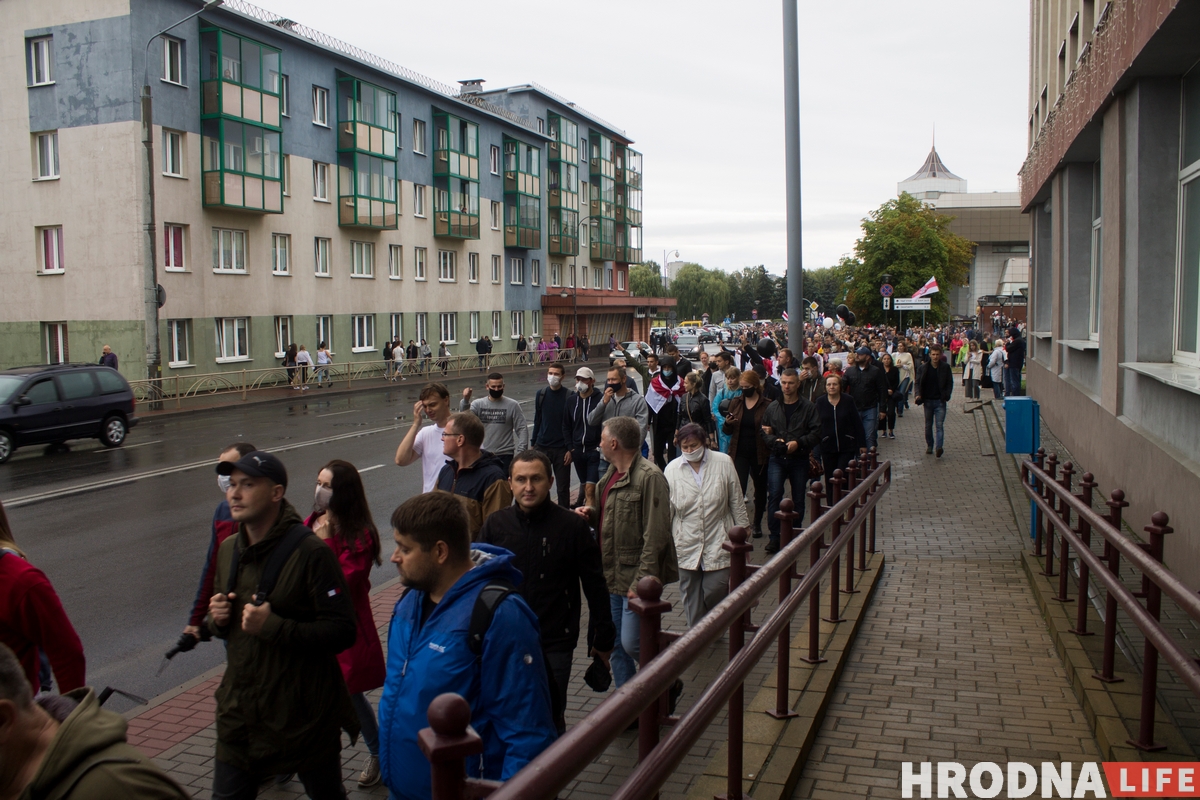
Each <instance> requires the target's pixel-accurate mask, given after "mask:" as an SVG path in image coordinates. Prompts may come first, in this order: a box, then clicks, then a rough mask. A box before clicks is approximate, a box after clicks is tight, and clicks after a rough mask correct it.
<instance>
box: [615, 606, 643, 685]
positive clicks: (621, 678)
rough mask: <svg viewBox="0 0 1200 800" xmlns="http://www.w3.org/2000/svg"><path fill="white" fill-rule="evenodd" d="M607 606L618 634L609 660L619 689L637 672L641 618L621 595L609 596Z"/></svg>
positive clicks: (640, 641) (640, 639)
mask: <svg viewBox="0 0 1200 800" xmlns="http://www.w3.org/2000/svg"><path fill="white" fill-rule="evenodd" d="M608 604H609V611H611V612H612V618H613V623H614V624H615V625H616V626H617V634H618V635H617V643H616V646H615V647H613V651H612V656H611V657H610V659H609V660H610V662H611V664H612V672H613V681H614V682H615V683H616V684H617V688H618V689H619V688H621V687H622V686H624V685H625V682H626V681H627V680H629V679H630V678H632V677H633V675H634V673H635V672H637V664H638V654H639V653H640V652H641V643H642V618H641V617H639V616H638V615H637V613H636V612H634V611H633V610H632V609H630V608H629V598H628V597H626V596H625V595H623V594H610V595H609V596H608Z"/></svg>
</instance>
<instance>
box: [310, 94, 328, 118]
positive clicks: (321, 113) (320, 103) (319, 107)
mask: <svg viewBox="0 0 1200 800" xmlns="http://www.w3.org/2000/svg"><path fill="white" fill-rule="evenodd" d="M312 98H313V124H314V125H321V126H323V127H326V128H328V127H329V90H328V89H322V88H321V87H320V86H314V87H313V91H312Z"/></svg>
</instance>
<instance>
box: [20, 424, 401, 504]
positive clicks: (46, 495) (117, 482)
mask: <svg viewBox="0 0 1200 800" xmlns="http://www.w3.org/2000/svg"><path fill="white" fill-rule="evenodd" d="M399 427H401V426H399V425H388V426H386V427H383V428H372V429H371V430H367V431H354V432H353V433H342V434H339V435H337V436H326V437H325V438H323V439H314V440H312V441H310V442H297V443H296V444H289V445H284V446H282V447H272V448H271V449H270V452H272V453H283V452H287V451H288V450H299V449H300V448H302V447H312V446H313V445H318V444H328V443H329V442H337V441H340V440H342V439H355V438H358V437H359V436H370V435H371V434H375V433H386V432H387V431H394V430H396V429H397V428H399ZM215 463H216V462H214V461H213V460H211V459H208V460H205V461H195V462H192V463H191V464H181V465H179V466H177V467H164V468H162V469H152V470H148V471H146V472H138V473H135V474H133V475H125V476H122V477H120V478H109V479H108V480H103V481H93V482H91V483H82V484H79V485H77V486H67V487H64V488H62V489H55V490H54V491H50V492H41V493H40V494H28V495H25V496H24V497H15V498H13V499H12V500H6V501H4V505H5V507H7V508H16V507H18V506H25V505H29V504H31V503H41V502H44V501H46V500H54V499H57V498H59V497H69V496H71V495H74V494H82V493H83V492H91V491H95V490H96V489H107V488H108V487H110V486H122V485H124V484H126V483H135V482H137V481H140V480H143V479H145V478H154V477H157V476H159V475H173V474H175V473H177V472H187V471H188V470H192V469H198V468H201V467H210V468H211V467H212V466H213V465H214V464H215ZM380 466H383V465H382V464H381V465H380Z"/></svg>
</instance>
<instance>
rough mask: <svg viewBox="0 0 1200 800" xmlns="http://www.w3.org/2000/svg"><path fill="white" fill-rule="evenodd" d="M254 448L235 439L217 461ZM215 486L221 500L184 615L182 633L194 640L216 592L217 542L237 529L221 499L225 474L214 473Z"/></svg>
mask: <svg viewBox="0 0 1200 800" xmlns="http://www.w3.org/2000/svg"><path fill="white" fill-rule="evenodd" d="M257 449H258V448H257V447H255V446H254V445H252V444H250V443H249V442H236V443H235V444H231V445H229V446H228V447H226V448H225V449H224V450H222V451H221V454H220V457H219V458H218V459H217V460H218V461H229V462H234V461H237V460H238V459H239V458H241V457H242V456H244V455H246V454H247V453H253V452H254V451H255V450H257ZM217 488H218V489H220V490H221V502H220V503H218V504H217V510H216V511H215V512H214V513H213V518H212V536H211V538H210V539H209V542H208V555H206V556H205V557H204V569H203V570H201V572H200V586H199V587H197V589H196V599H195V600H194V601H192V611H191V613H190V614H189V615H188V621H187V625H185V626H184V628H183V632H184V633H185V634H189V635H191V636H195V637H196V638H197V639H199V638H200V626H201V625H203V624H204V617H205V616H207V615H208V601H209V598H211V597H212V596H213V595H214V594H216V592H214V591H213V576H214V575H215V574H216V570H217V551H218V550H220V548H221V542H223V541H225V540H226V539H228V538H229V537H230V536H231V535H233V534H234V533H235V532H237V523H236V522H234V521H233V515H232V514H230V513H229V502H228V501H227V500H225V493H226V492H227V491H228V490H229V476H228V475H218V476H217Z"/></svg>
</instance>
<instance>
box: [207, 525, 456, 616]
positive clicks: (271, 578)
mask: <svg viewBox="0 0 1200 800" xmlns="http://www.w3.org/2000/svg"><path fill="white" fill-rule="evenodd" d="M315 535H316V534H314V533H313V532H312V531H311V530H309V529H308V526H307V525H305V524H304V523H302V522H297V523H296V524H295V525H293V526H292V527H291V528H289V529H288V532H287V533H285V534H284V535H283V537H282V538H281V539H280V541H279V544H277V545H275V549H274V550H272V551H271V555H269V556H268V557H267V564H266V566H265V567H263V572H262V575H261V576H260V577H259V579H258V588H257V589H256V590H255V592H254V597H253V598H251V600H250V602H251V603H253V604H254V605H256V606H261V605H262V604H263V603H265V602H266V601H267V598H268V597H270V596H271V592H273V591H274V590H275V583H276V581H278V580H279V573H280V572H282V571H283V565H284V564H286V563H287V560H288V559H289V558H291V556H292V553H294V552H296V548H297V547H299V546H300V542H302V541H304V540H305V539H306V538H308V537H309V536H315ZM234 536H235V537H236V536H237V534H236V533H235V534H234ZM241 555H242V550H241V548H240V547H238V545H237V540H236V538H235V540H234V542H233V557H232V558H230V560H229V584H228V586H226V587H225V594H229V593H230V592H232V591H233V590H234V589H236V588H237V576H238V561H239V560H240V559H241ZM472 619H473V617H472Z"/></svg>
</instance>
